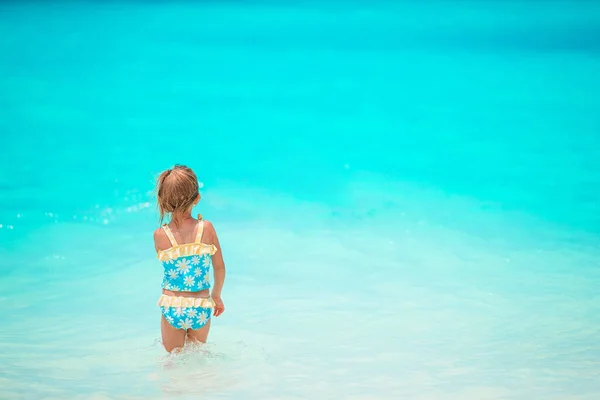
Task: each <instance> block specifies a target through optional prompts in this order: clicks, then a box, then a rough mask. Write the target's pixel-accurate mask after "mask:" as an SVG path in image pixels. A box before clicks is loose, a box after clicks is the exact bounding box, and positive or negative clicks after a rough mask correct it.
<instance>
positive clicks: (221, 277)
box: [204, 220, 225, 317]
mask: <svg viewBox="0 0 600 400" xmlns="http://www.w3.org/2000/svg"><path fill="white" fill-rule="evenodd" d="M204 225H205V228H208V230H209V232H210V233H211V235H210V237H211V239H212V240H211V241H210V243H212V244H213V245H215V247H216V248H217V252H216V253H215V254H214V255H213V257H212V263H213V270H214V277H215V284H214V286H213V288H212V292H211V295H210V296H211V297H212V299H213V300H214V301H215V303H216V305H215V317H218V316H219V315H221V314H223V312H224V311H225V306H224V305H223V300H221V290H223V284H224V283H225V261H223V253H222V251H221V245H220V244H219V238H218V236H217V232H216V231H215V228H214V226H213V225H212V224H211V223H210V222H208V221H206V220H205V221H204Z"/></svg>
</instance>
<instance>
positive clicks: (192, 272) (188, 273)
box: [157, 216, 217, 330]
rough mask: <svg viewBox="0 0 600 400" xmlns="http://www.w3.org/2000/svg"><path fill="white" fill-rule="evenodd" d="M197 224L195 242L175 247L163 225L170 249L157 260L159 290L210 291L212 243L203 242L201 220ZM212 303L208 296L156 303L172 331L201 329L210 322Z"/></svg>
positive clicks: (162, 298) (164, 299) (165, 298)
mask: <svg viewBox="0 0 600 400" xmlns="http://www.w3.org/2000/svg"><path fill="white" fill-rule="evenodd" d="M201 218H202V217H201V216H198V219H199V220H200V221H199V223H198V232H197V233H196V240H195V241H194V243H187V244H177V241H176V240H175V237H174V236H173V232H171V229H169V227H168V226H167V225H166V224H165V225H163V226H162V229H163V230H164V231H165V233H166V234H167V237H168V238H169V241H170V242H171V247H170V248H168V249H166V250H160V251H159V252H158V254H157V257H158V259H159V260H160V262H161V263H162V265H163V268H164V275H163V280H162V288H163V289H167V290H172V291H174V292H200V291H202V290H205V289H209V288H210V275H209V272H210V268H211V267H212V256H213V255H214V254H215V253H216V252H217V248H216V246H215V245H213V244H205V243H202V233H203V231H204V221H202V220H201ZM214 305H215V303H214V301H213V300H212V299H211V298H210V297H204V298H197V297H181V296H169V295H166V294H163V295H162V296H160V298H159V300H158V306H159V307H160V309H161V311H162V314H163V316H164V317H165V319H166V320H167V321H168V322H169V323H170V324H171V325H172V326H174V327H175V328H178V329H183V330H188V329H200V328H202V327H203V326H204V325H206V323H207V322H208V321H209V320H210V316H211V311H212V309H213V308H214Z"/></svg>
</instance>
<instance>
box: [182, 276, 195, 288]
mask: <svg viewBox="0 0 600 400" xmlns="http://www.w3.org/2000/svg"><path fill="white" fill-rule="evenodd" d="M183 283H184V284H185V286H194V283H195V282H194V278H193V277H191V276H186V277H185V278H184V279H183Z"/></svg>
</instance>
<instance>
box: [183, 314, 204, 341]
mask: <svg viewBox="0 0 600 400" xmlns="http://www.w3.org/2000/svg"><path fill="white" fill-rule="evenodd" d="M209 330H210V319H209V320H208V322H207V323H206V324H205V325H204V326H203V327H202V328H200V329H189V330H188V331H187V337H188V340H189V341H190V342H202V343H206V339H207V338H208V331H209Z"/></svg>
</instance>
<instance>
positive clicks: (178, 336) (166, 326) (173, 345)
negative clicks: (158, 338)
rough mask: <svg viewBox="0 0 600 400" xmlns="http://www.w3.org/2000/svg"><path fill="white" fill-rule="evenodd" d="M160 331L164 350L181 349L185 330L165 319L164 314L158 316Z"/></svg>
mask: <svg viewBox="0 0 600 400" xmlns="http://www.w3.org/2000/svg"><path fill="white" fill-rule="evenodd" d="M160 320H161V321H160V331H161V333H162V342H163V346H164V347H165V350H167V351H168V352H169V353H171V352H172V351H173V350H176V351H179V350H181V349H183V345H184V344H185V331H184V330H183V329H177V328H175V327H174V326H173V325H171V324H170V323H169V321H167V320H166V319H165V316H164V315H161V316H160Z"/></svg>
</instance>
